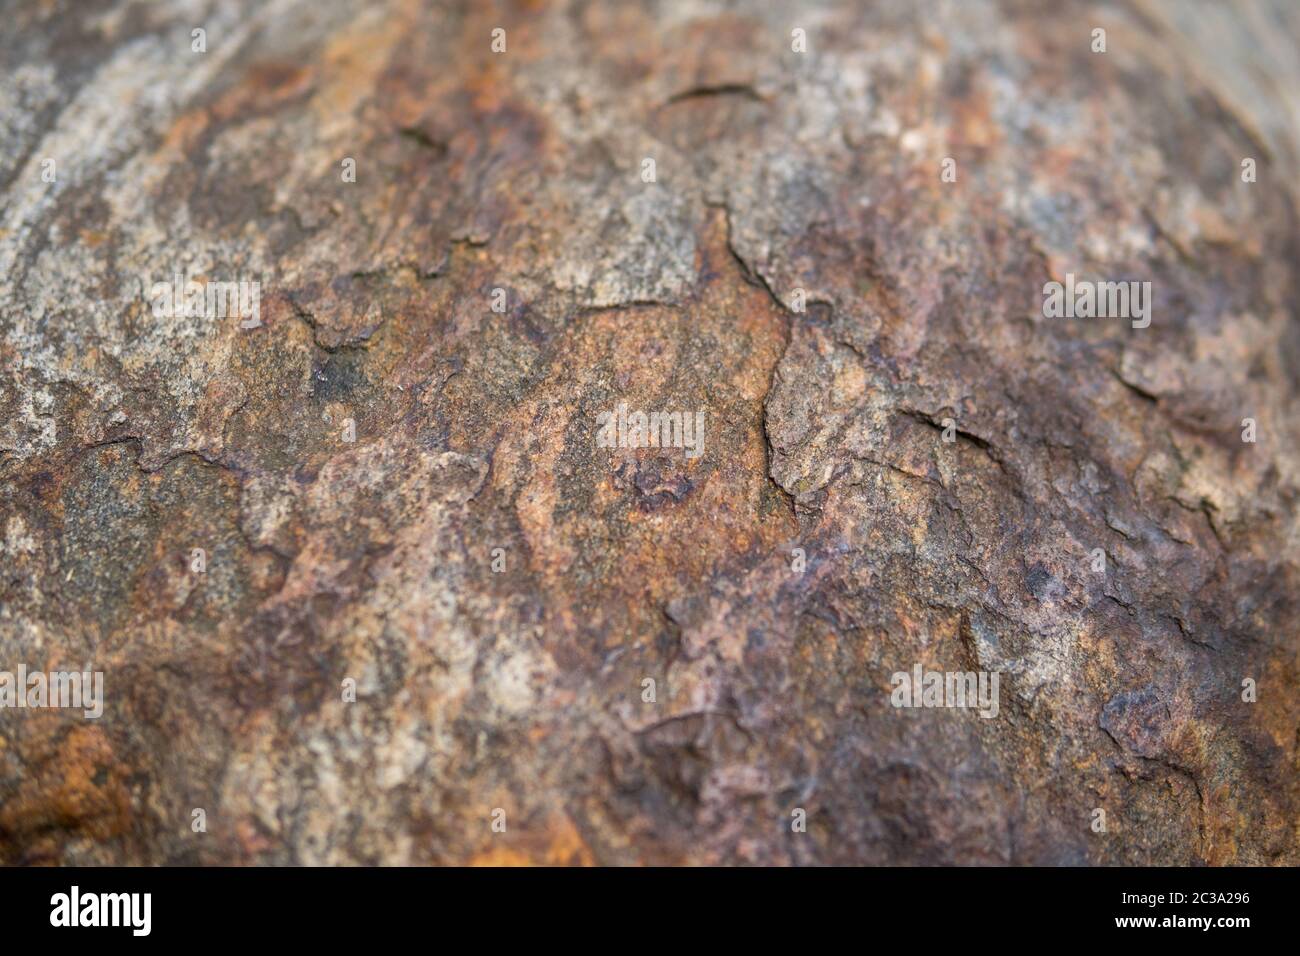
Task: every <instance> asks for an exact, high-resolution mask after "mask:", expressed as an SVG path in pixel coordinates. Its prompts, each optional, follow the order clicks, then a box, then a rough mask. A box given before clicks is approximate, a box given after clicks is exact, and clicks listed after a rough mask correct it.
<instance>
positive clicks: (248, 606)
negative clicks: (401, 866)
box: [0, 0, 1300, 865]
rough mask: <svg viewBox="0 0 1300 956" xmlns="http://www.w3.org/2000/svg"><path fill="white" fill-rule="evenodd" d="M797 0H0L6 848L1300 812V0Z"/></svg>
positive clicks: (1174, 823) (1248, 849)
mask: <svg viewBox="0 0 1300 956" xmlns="http://www.w3.org/2000/svg"><path fill="white" fill-rule="evenodd" d="M779 6H781V5H777V4H765V3H759V2H754V3H746V4H741V5H733V4H721V3H716V4H715V3H709V2H704V0H681V2H675V3H661V4H651V5H646V6H644V7H639V6H633V5H622V4H602V3H583V2H575V3H570V4H565V3H560V2H557V3H518V4H511V5H503V6H498V7H493V6H491V5H489V4H479V3H473V4H470V3H466V4H463V5H438V4H426V3H420V2H407V0H393V2H387V3H363V2H359V0H358V2H338V0H267V2H251V0H250V2H246V3H240V2H214V3H199V2H193V3H187V2H174V3H167V4H146V3H132V2H126V0H119V2H116V3H113V4H109V5H107V6H105V7H103V8H102V9H99V10H98V11H97V12H87V10H88V9H89V8H84V9H83V8H82V7H81V6H80V5H75V4H67V5H64V4H57V3H37V2H20V3H17V4H10V5H7V9H6V10H5V14H4V17H5V28H4V30H3V31H2V32H0V197H2V200H3V214H2V217H0V367H2V368H3V375H2V376H0V670H10V671H14V670H16V669H17V667H18V665H19V664H23V665H25V666H26V667H27V668H29V669H32V670H36V669H46V670H54V669H59V668H77V669H80V668H81V667H82V666H83V665H85V666H87V667H90V668H93V669H99V670H102V671H103V672H104V675H105V708H104V714H103V716H102V717H101V718H99V719H98V720H91V719H85V718H84V717H82V715H81V714H80V713H79V712H72V711H69V710H57V709H46V710H31V709H26V710H14V709H5V710H0V861H2V862H5V863H45V862H58V863H141V864H158V863H305V864H337V863H426V862H434V863H466V862H487V863H510V862H549V863H590V862H598V863H684V862H690V863H717V862H745V863H848V862H870V863H902V862H915V863H939V862H942V863H1085V862H1086V863H1097V864H1114V863H1169V864H1193V863H1201V862H1205V863H1210V864H1234V863H1236V864H1265V863H1289V864H1293V865H1294V864H1297V863H1300V822H1298V821H1300V812H1298V811H1300V782H1298V779H1297V770H1298V769H1300V749H1298V748H1300V698H1298V697H1297V693H1296V690H1297V680H1298V678H1300V662H1298V661H1297V650H1298V649H1300V627H1298V624H1297V611H1298V607H1297V594H1298V591H1300V567H1298V563H1300V549H1298V547H1297V545H1300V524H1298V523H1297V515H1296V498H1297V487H1298V486H1300V457H1298V456H1297V447H1298V446H1297V439H1300V425H1298V424H1297V422H1300V403H1298V402H1297V398H1298V397H1300V321H1298V318H1297V306H1296V303H1297V301H1300V289H1298V288H1297V284H1298V283H1297V279H1298V277H1300V272H1298V271H1297V261H1300V255H1298V253H1300V221H1298V219H1297V205H1296V168H1297V167H1296V163H1297V156H1300V151H1298V150H1297V142H1300V111H1298V110H1297V105H1296V103H1297V101H1296V98H1295V97H1296V94H1295V91H1296V90H1297V89H1300V83H1297V76H1296V72H1297V63H1300V57H1297V56H1296V52H1297V46H1300V39H1297V38H1298V37H1300V17H1298V16H1297V14H1296V11H1295V8H1294V7H1293V6H1289V5H1288V4H1285V3H1281V2H1279V3H1278V4H1276V8H1274V7H1273V6H1269V5H1266V4H1249V5H1245V6H1243V9H1242V11H1241V13H1240V15H1239V16H1232V15H1230V14H1225V13H1224V11H1223V9H1222V5H1220V4H1204V5H1201V4H1175V3H1172V2H1171V3H1168V4H1162V3H1135V4H1096V5H1094V4H1083V3H1051V4H1042V5H1038V4H1029V3H1022V2H1015V0H1005V2H987V0H972V2H961V3H955V2H954V3H939V2H936V3H927V4H917V3H915V2H913V0H895V2H882V3H873V4H856V3H848V2H843V3H832V4H814V5H805V6H803V7H802V8H801V11H800V12H799V13H798V14H795V13H790V12H788V11H785V12H782V11H780V10H778V9H777V8H778V7H779ZM1247 8H1248V9H1247ZM1225 18H1226V19H1225ZM497 27H500V28H503V29H504V30H505V31H506V37H507V47H506V50H505V52H502V53H494V52H493V51H492V49H491V39H492V37H491V34H492V31H493V29H495V28H497ZM1095 27H1102V28H1105V29H1106V30H1107V41H1108V47H1107V51H1106V52H1105V53H1104V54H1097V53H1093V52H1092V50H1091V49H1090V35H1091V31H1092V30H1093V29H1094V28H1095ZM195 28H202V29H204V30H205V31H206V47H207V48H206V52H203V53H196V52H193V51H192V49H191V31H192V30H193V29H195ZM795 28H800V29H803V30H805V31H806V33H807V37H808V50H807V52H806V53H803V54H800V53H796V52H794V51H793V50H792V49H791V31H792V30H793V29H795ZM1247 157H1249V158H1253V159H1254V160H1255V161H1256V163H1257V170H1258V176H1257V181H1256V182H1253V183H1246V182H1243V181H1242V179H1241V175H1240V164H1241V161H1242V159H1243V158H1247ZM646 158H653V159H654V160H655V163H656V181H655V182H653V183H646V182H643V179H642V168H643V167H642V161H643V160H644V159H646ZM945 158H952V159H955V161H956V170H957V181H956V182H944V181H942V179H941V176H940V164H941V162H942V161H943V159H945ZM46 159H54V160H55V167H54V168H55V169H56V170H57V178H56V180H55V181H54V182H46V181H44V180H43V177H42V173H43V171H44V170H45V168H46V167H45V165H44V160H46ZM345 159H353V160H355V166H356V177H355V182H346V181H344V177H343V176H342V174H341V170H342V168H343V163H344V160H345ZM176 273H182V274H186V273H189V274H194V275H197V276H200V277H202V278H203V279H205V280H210V281H214V282H220V281H236V280H240V279H243V280H253V281H259V282H260V283H261V299H260V318H261V325H260V326H259V327H256V328H251V329H245V328H242V327H241V322H240V318H239V317H238V316H216V317H190V318H185V317H163V318H160V317H158V316H156V315H155V314H154V311H153V309H152V307H151V300H150V294H149V290H150V289H151V287H152V285H153V283H155V282H167V281H170V280H171V278H172V276H173V275H174V274H176ZM1067 273H1073V274H1075V275H1078V276H1090V277H1093V278H1097V279H1115V280H1119V279H1125V280H1127V279H1133V280H1142V281H1150V282H1151V283H1152V289H1153V295H1154V302H1153V321H1152V322H1151V325H1150V327H1149V328H1145V329H1135V328H1132V327H1131V325H1130V323H1129V322H1128V321H1127V320H1125V319H1045V318H1044V317H1043V311H1042V290H1043V286H1044V284H1045V283H1046V282H1049V281H1051V280H1053V279H1057V280H1063V279H1064V277H1065V276H1066V274H1067ZM495 289H503V290H505V293H506V303H507V306H506V311H505V312H504V313H497V312H494V311H493V310H492V300H493V290H495ZM799 289H802V290H804V293H805V295H806V302H807V307H806V309H805V310H803V311H799V310H798V308H797V306H798V301H797V293H796V290H799ZM620 402H626V403H627V404H628V406H629V407H630V408H632V409H644V410H647V411H649V410H672V409H684V410H697V409H698V410H702V411H703V412H704V414H705V434H704V444H703V454H701V455H700V456H699V457H697V458H688V457H687V456H686V455H685V454H684V453H683V451H682V450H681V449H655V448H650V449H617V448H616V449H607V448H601V447H598V445H597V441H596V437H597V416H598V415H599V414H600V413H601V412H603V411H609V410H612V409H614V408H615V407H616V406H617V405H618V403H620ZM1245 418H1251V419H1254V420H1255V421H1256V423H1257V429H1258V439H1257V441H1256V442H1254V443H1246V442H1243V441H1242V434H1241V433H1242V420H1243V419H1245ZM945 419H952V421H953V425H954V429H953V431H951V432H950V433H949V434H950V436H951V437H955V438H956V440H955V441H953V442H945V441H944V440H943V423H944V420H945ZM349 421H350V422H352V423H353V426H354V427H355V436H356V437H355V441H354V442H348V441H345V440H344V429H345V428H346V427H348V426H347V423H348V422H349ZM196 548H202V549H203V550H204V552H205V555H206V570H205V571H204V572H203V573H196V572H193V571H192V570H191V552H192V550H193V549H196ZM498 548H499V549H502V551H501V552H498V555H499V556H500V557H501V558H502V559H503V560H504V565H505V570H504V571H502V572H499V573H497V572H494V571H493V567H492V564H493V557H494V549H498ZM1096 548H1101V549H1104V551H1105V554H1106V556H1107V561H1106V569H1105V571H1104V573H1095V572H1094V571H1093V567H1092V558H1091V554H1092V552H1093V550H1094V549H1096ZM794 549H802V551H803V553H804V554H805V555H806V569H805V570H804V571H803V573H796V572H795V571H794V570H792V564H793V563H794V558H793V557H792V552H793V550H794ZM917 664H920V665H922V666H923V667H924V668H926V669H931V670H938V671H986V672H993V671H996V672H998V673H999V674H1000V675H1001V692H1000V708H999V713H998V714H997V716H996V717H994V718H992V719H985V718H982V717H980V716H979V715H978V714H976V713H975V712H974V711H973V710H969V709H967V710H962V709H951V710H950V709H896V708H894V707H893V706H891V703H890V692H891V689H892V688H891V682H890V678H891V675H892V674H893V673H894V672H896V671H909V672H910V671H911V670H912V668H913V667H914V666H915V665H917ZM347 678H351V679H353V680H355V682H356V687H357V694H356V700H355V702H345V701H344V700H343V699H342V698H343V694H342V691H341V687H342V684H343V682H344V680H345V679H347ZM647 678H648V679H653V680H654V681H655V682H656V683H655V688H656V700H655V701H654V702H653V703H650V702H646V701H644V700H643V681H645V680H646V679H647ZM1247 678H1249V679H1251V680H1253V681H1254V682H1255V684H1256V687H1257V694H1258V699H1257V700H1256V701H1255V702H1253V703H1250V702H1246V701H1243V699H1242V695H1243V690H1242V688H1243V681H1244V680H1246V679H1247ZM196 808H202V809H203V810H204V811H205V813H206V820H207V832H203V833H196V832H194V831H193V830H192V828H191V820H192V812H193V810H194V809H196ZM497 808H500V809H501V810H504V811H505V820H506V821H507V828H506V832H504V833H497V832H494V831H493V828H492V821H493V812H494V810H496V809H497ZM795 808H803V809H804V810H805V811H806V813H807V832H805V833H799V832H792V827H791V820H792V811H793V810H794V809H795ZM1096 809H1103V810H1104V811H1105V814H1106V823H1107V826H1106V831H1105V832H1096V831H1095V830H1094V828H1093V822H1094V820H1095V819H1096V818H1095V813H1094V811H1095V810H1096Z"/></svg>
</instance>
